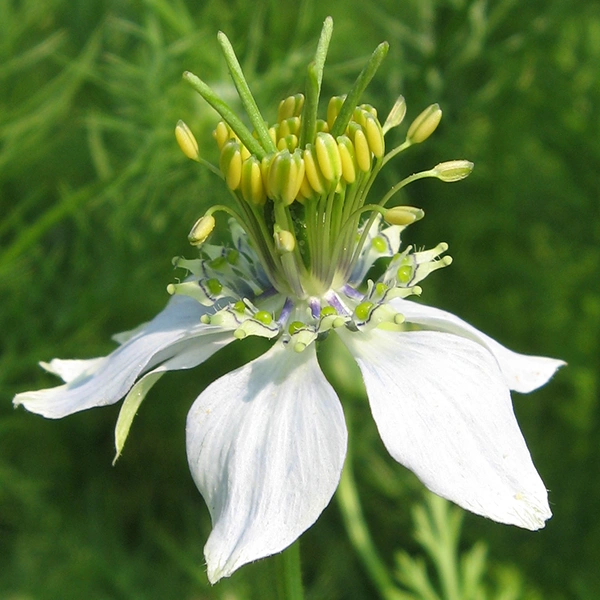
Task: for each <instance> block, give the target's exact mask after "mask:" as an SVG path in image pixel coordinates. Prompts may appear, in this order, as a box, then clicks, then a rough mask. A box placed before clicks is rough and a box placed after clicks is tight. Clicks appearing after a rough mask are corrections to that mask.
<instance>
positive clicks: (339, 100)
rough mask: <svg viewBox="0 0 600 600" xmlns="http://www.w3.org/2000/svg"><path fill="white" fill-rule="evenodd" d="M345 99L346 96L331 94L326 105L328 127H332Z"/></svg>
mask: <svg viewBox="0 0 600 600" xmlns="http://www.w3.org/2000/svg"><path fill="white" fill-rule="evenodd" d="M345 99H346V96H332V98H331V100H329V104H328V105H327V125H328V126H329V129H331V128H332V127H333V124H334V123H335V120H336V119H337V116H338V115H339V114H340V110H341V108H342V104H344V100H345Z"/></svg>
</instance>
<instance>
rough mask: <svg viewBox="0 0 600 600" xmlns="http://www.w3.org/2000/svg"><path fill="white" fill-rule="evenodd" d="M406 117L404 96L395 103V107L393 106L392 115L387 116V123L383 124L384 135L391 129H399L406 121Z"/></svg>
mask: <svg viewBox="0 0 600 600" xmlns="http://www.w3.org/2000/svg"><path fill="white" fill-rule="evenodd" d="M405 115H406V100H404V96H399V97H398V99H397V100H396V102H394V106H392V110H390V114H389V115H388V116H387V119H386V120H385V123H384V124H383V133H384V134H385V133H387V132H388V131H389V130H390V129H392V128H394V127H397V126H398V125H400V123H402V121H403V120H404V116H405Z"/></svg>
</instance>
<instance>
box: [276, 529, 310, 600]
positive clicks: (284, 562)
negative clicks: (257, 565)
mask: <svg viewBox="0 0 600 600" xmlns="http://www.w3.org/2000/svg"><path fill="white" fill-rule="evenodd" d="M274 558H275V567H276V570H277V576H276V577H277V581H276V583H277V597H278V598H279V599H280V600H303V598H304V589H303V587H302V570H301V568H300V540H296V541H295V542H294V543H293V544H292V545H291V546H290V547H289V548H286V549H285V550H284V551H283V552H282V553H281V554H278V555H276V556H275V557H274Z"/></svg>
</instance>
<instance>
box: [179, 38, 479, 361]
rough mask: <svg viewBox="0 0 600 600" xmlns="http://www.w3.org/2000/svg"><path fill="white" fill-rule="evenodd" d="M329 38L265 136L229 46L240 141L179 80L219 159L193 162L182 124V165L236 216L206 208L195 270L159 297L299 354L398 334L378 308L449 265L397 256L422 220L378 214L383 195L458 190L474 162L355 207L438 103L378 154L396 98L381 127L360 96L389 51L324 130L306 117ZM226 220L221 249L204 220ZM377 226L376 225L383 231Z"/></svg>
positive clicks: (227, 121)
mask: <svg viewBox="0 0 600 600" xmlns="http://www.w3.org/2000/svg"><path fill="white" fill-rule="evenodd" d="M330 35H331V32H330V30H328V29H327V27H324V30H323V33H322V36H321V39H320V41H319V45H318V47H317V52H316V55H315V60H314V62H313V63H311V65H309V67H308V77H307V88H306V93H305V94H296V95H293V96H290V97H288V98H286V99H284V100H282V101H281V102H280V104H279V107H278V111H277V119H276V122H275V123H274V124H272V125H268V124H267V123H266V122H265V120H264V119H263V117H262V115H261V114H260V112H259V110H258V107H257V105H256V102H255V100H254V98H253V96H252V94H251V92H250V89H249V87H248V84H247V83H246V80H245V78H244V75H243V73H242V71H241V68H240V65H239V63H238V61H237V58H236V56H235V54H234V52H233V48H232V47H231V44H230V43H229V40H227V38H226V37H225V36H224V34H220V36H219V41H220V43H221V46H222V49H223V53H224V56H225V59H226V61H227V64H228V67H229V70H230V73H231V76H232V79H233V82H234V84H235V86H236V88H237V91H238V94H239V96H240V99H241V101H242V104H243V106H244V109H245V111H246V114H247V116H248V118H249V119H250V121H251V123H252V126H253V130H252V131H251V130H250V129H249V128H247V127H246V125H245V124H244V123H243V121H242V120H241V119H240V118H239V117H238V116H237V115H236V114H235V113H234V112H233V111H232V110H231V109H230V108H229V107H228V106H227V105H226V104H225V102H223V100H221V99H220V98H219V97H218V96H217V95H216V94H215V93H214V91H213V90H212V89H211V88H210V87H209V86H208V85H206V83H204V82H203V81H202V80H200V79H199V78H198V77H196V76H195V75H193V74H191V73H184V79H185V80H186V81H187V82H188V83H190V84H191V85H192V87H194V89H196V91H198V92H199V93H200V94H201V96H202V97H203V98H204V99H205V100H206V101H207V102H208V103H209V104H210V105H211V106H213V108H215V109H216V110H217V111H218V112H219V113H220V114H221V116H222V117H223V120H222V121H220V122H219V123H218V124H217V126H216V128H215V130H214V132H213V137H214V139H215V141H216V143H217V146H218V148H219V153H220V155H219V168H218V169H217V168H216V167H214V166H213V165H210V164H209V163H207V162H206V161H204V160H203V159H201V158H200V155H199V147H198V143H197V142H196V140H195V138H194V136H193V134H192V132H191V131H190V129H189V128H188V127H187V125H186V124H185V123H183V121H180V122H179V123H178V124H177V127H176V129H175V134H176V138H177V141H178V143H179V145H180V147H181V149H182V150H183V152H184V153H185V155H186V156H188V157H189V158H191V159H193V160H196V161H198V162H201V163H204V164H205V165H207V166H208V167H209V168H210V169H211V170H212V171H213V172H215V173H217V174H219V175H220V176H221V177H222V178H223V180H224V181H225V183H226V185H227V187H228V188H229V190H230V191H231V192H232V195H233V197H234V199H235V207H234V208H231V207H228V206H223V205H216V206H213V207H211V208H209V209H208V211H207V212H206V213H205V214H204V216H203V217H201V218H200V219H199V220H198V221H197V222H196V224H195V225H194V226H193V228H192V230H191V231H190V234H189V241H190V243H191V244H192V245H194V246H198V247H199V248H200V252H201V258H200V259H198V260H195V261H194V260H192V261H190V260H185V259H176V261H175V265H176V266H178V267H183V268H185V269H187V270H188V271H190V272H191V273H192V275H193V277H192V278H190V279H189V280H187V281H185V282H183V283H179V284H174V285H171V286H169V291H170V292H171V293H182V294H186V295H189V296H193V297H194V298H196V299H197V300H198V301H199V302H201V303H202V304H204V305H206V306H210V307H212V310H211V311H210V314H207V315H206V316H205V317H203V320H205V322H207V323H208V322H210V324H211V325H218V326H221V327H225V328H229V329H233V330H234V332H235V335H236V337H239V338H243V337H246V336H247V335H262V336H265V337H275V336H276V335H278V334H280V333H281V334H283V336H284V338H285V340H286V341H288V342H290V343H291V346H292V347H293V348H294V349H295V350H297V351H301V350H303V349H304V348H305V347H306V346H307V345H308V344H310V343H311V342H312V341H314V340H315V339H317V337H318V336H319V335H321V334H325V333H327V332H328V331H329V330H330V329H331V328H335V327H340V326H342V325H345V326H346V327H348V328H350V329H353V330H358V329H368V328H370V327H392V328H397V327H400V326H401V323H402V321H403V317H402V315H399V314H398V313H397V311H396V310H394V309H393V308H392V306H391V305H390V304H389V301H390V300H392V299H393V298H397V297H406V296H408V295H410V294H418V293H420V287H419V286H418V285H417V284H418V283H419V282H420V281H421V280H422V279H423V278H424V277H425V276H427V274H428V273H430V272H431V271H433V270H435V269H437V268H439V267H443V266H446V265H448V264H450V262H451V259H450V258H449V257H444V258H442V259H439V260H438V256H439V255H440V254H442V253H443V252H445V251H446V249H447V245H446V244H440V245H438V246H437V247H436V248H434V249H433V250H429V251H423V252H413V251H412V249H411V248H410V247H409V248H407V249H406V250H404V251H403V252H402V253H400V251H399V250H400V233H401V231H402V230H403V229H404V228H405V227H407V226H408V225H410V224H411V223H414V222H415V221H417V220H419V219H421V218H422V217H423V215H424V213H423V211H422V210H421V209H419V208H414V207H411V206H396V207H393V208H387V207H386V205H387V203H388V202H389V200H390V199H391V198H392V196H393V195H394V194H395V193H396V192H398V191H399V190H400V189H402V188H403V187H404V186H405V185H407V184H408V183H411V182H412V181H415V180H417V179H422V178H424V177H436V178H438V179H441V180H442V181H448V182H450V181H458V180H460V179H463V178H465V177H466V176H468V175H469V173H470V172H471V170H472V167H473V165H472V163H470V162H468V161H464V160H458V161H450V162H446V163H440V164H438V165H437V166H436V167H434V168H433V169H429V170H427V171H422V172H420V173H415V174H413V175H410V176H409V177H406V178H405V179H403V180H401V181H400V182H399V183H397V184H396V185H395V186H393V187H392V188H391V189H390V190H389V192H388V193H387V194H385V196H384V197H383V198H382V199H381V200H379V201H378V202H376V203H367V196H368V194H369V191H370V189H371V186H372V184H373V181H374V179H375V177H376V176H377V174H378V173H379V171H380V170H381V168H382V167H383V166H384V165H385V164H386V163H387V162H388V161H389V160H390V159H392V158H393V157H395V156H396V155H397V154H399V153H400V152H402V151H404V150H406V149H407V148H409V147H410V146H412V145H414V144H418V143H421V142H423V141H424V140H426V139H427V138H428V137H429V136H430V135H431V134H432V133H433V131H434V130H435V129H436V127H437V125H438V124H439V122H440V119H441V114H442V113H441V110H440V108H439V106H438V105H437V104H433V105H431V106H430V107H428V108H427V109H425V110H424V111H423V112H422V113H421V114H420V115H419V116H418V117H417V118H416V119H415V120H414V121H413V122H412V124H411V125H410V127H409V128H408V131H407V133H406V137H405V139H404V141H403V142H402V143H401V144H399V145H398V146H396V147H395V148H394V149H393V150H391V151H389V152H388V153H387V154H386V151H385V147H386V144H385V139H384V138H385V135H386V134H387V133H388V132H389V131H390V130H392V129H393V128H395V127H397V126H398V125H399V124H400V123H401V122H402V120H403V118H404V115H405V112H406V105H405V102H404V98H402V97H400V98H399V99H398V100H397V101H396V104H395V105H394V107H393V108H392V110H391V112H390V114H389V115H388V117H387V119H386V120H385V122H384V124H383V126H382V125H381V123H380V122H379V119H378V117H377V111H376V109H375V108H374V107H373V106H371V105H369V104H360V103H359V98H360V96H361V94H362V92H363V91H364V89H365V88H366V86H367V84H368V83H369V81H370V80H371V78H372V77H373V75H374V74H375V72H376V70H377V68H378V67H379V65H380V63H381V61H382V60H383V58H384V57H385V54H386V53H387V44H386V43H383V44H380V46H378V47H377V49H376V50H375V52H374V53H373V55H372V56H371V58H370V60H369V61H368V63H367V65H366V66H365V68H364V69H363V71H362V72H361V73H360V75H359V76H358V78H357V80H356V82H355V84H354V85H353V87H352V88H351V89H350V91H349V92H348V93H347V94H346V95H345V96H334V97H332V98H331V99H330V100H329V103H328V107H327V115H326V119H324V120H323V119H319V118H318V116H317V107H318V103H319V94H320V87H321V80H322V75H323V66H324V62H325V56H326V52H327V46H328V44H329V37H328V36H330ZM219 211H221V212H225V213H227V214H228V215H229V216H230V217H231V220H230V222H231V223H232V225H231V228H232V238H233V248H231V249H226V248H222V247H218V246H212V245H210V244H207V243H206V240H207V238H208V237H209V236H210V234H211V232H212V230H213V229H214V227H215V224H216V221H215V217H214V216H213V215H214V214H215V213H216V212H219ZM384 221H385V222H386V223H387V224H388V226H385V227H384V226H383V222H384ZM382 256H386V257H389V258H391V261H390V263H389V265H388V268H387V270H386V271H385V273H384V274H383V275H382V276H381V277H380V278H379V279H378V280H377V281H376V282H373V281H368V282H367V286H366V288H367V289H366V291H365V289H364V287H362V288H361V286H362V284H363V283H364V280H365V278H366V276H367V273H368V272H369V270H370V267H371V266H372V265H373V263H374V262H375V260H377V259H378V258H379V257H382Z"/></svg>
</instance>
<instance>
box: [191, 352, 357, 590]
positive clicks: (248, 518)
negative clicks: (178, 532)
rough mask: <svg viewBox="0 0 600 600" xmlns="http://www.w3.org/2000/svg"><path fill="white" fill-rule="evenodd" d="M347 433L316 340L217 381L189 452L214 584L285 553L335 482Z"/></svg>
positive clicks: (198, 411)
mask: <svg viewBox="0 0 600 600" xmlns="http://www.w3.org/2000/svg"><path fill="white" fill-rule="evenodd" d="M346 443H347V433H346V426H345V422H344V415H343V412H342V408H341V405H340V403H339V401H338V399H337V396H336V394H335V392H334V390H333V388H332V387H331V386H330V385H329V383H328V382H327V380H326V379H325V377H324V376H323V373H322V372H321V370H320V368H319V364H318V363H317V360H316V354H315V347H314V344H311V345H310V346H309V347H308V348H307V349H306V350H305V351H304V352H301V353H296V352H294V351H293V350H291V349H289V348H284V347H283V346H282V344H281V343H277V344H276V345H275V346H274V347H273V348H272V349H271V350H269V351H268V352H267V353H266V354H264V355H263V356H261V357H260V358H258V359H257V360H254V361H253V362H251V363H249V364H247V365H245V366H243V367H241V368H240V369H237V370H236V371H233V372H232V373H229V374H228V375H225V376H224V377H221V379H218V380H217V381H215V382H214V383H212V384H211V385H210V386H209V387H208V388H207V389H206V390H205V391H204V392H203V393H202V394H201V395H200V396H199V397H198V399H197V400H196V402H195V403H194V405H193V406H192V409H191V410H190V413H189V415H188V420H187V453H188V460H189V464H190V469H191V471H192V475H193V477H194V481H195V482H196V485H197V486H198V489H199V490H200V492H201V493H202V495H203V496H204V499H205V501H206V503H207V505H208V508H209V510H210V514H211V518H212V523H213V530H212V533H211V534H210V537H209V539H208V542H207V544H206V546H205V548H204V555H205V557H206V561H207V564H208V578H209V580H210V581H211V582H212V583H215V582H216V581H218V580H219V579H220V578H221V577H228V576H229V575H231V573H233V571H235V570H236V569H237V568H238V567H240V566H242V565H243V564H246V563H248V562H250V561H253V560H257V559H259V558H262V557H264V556H269V555H271V554H274V553H276V552H280V551H282V550H283V549H284V548H286V547H287V546H289V545H290V544H291V543H292V542H293V541H294V540H295V539H296V538H298V536H299V535H300V534H301V533H302V532H304V531H305V530H306V529H308V527H310V526H311V525H312V524H313V523H314V522H315V521H316V520H317V518H318V516H319V515H320V514H321V512H322V511H323V509H324V508H325V507H326V506H327V504H328V503H329V501H330V500H331V497H332V495H333V493H334V491H335V489H336V487H337V485H338V482H339V479H340V473H341V470H342V465H343V462H344V457H345V455H346Z"/></svg>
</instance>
